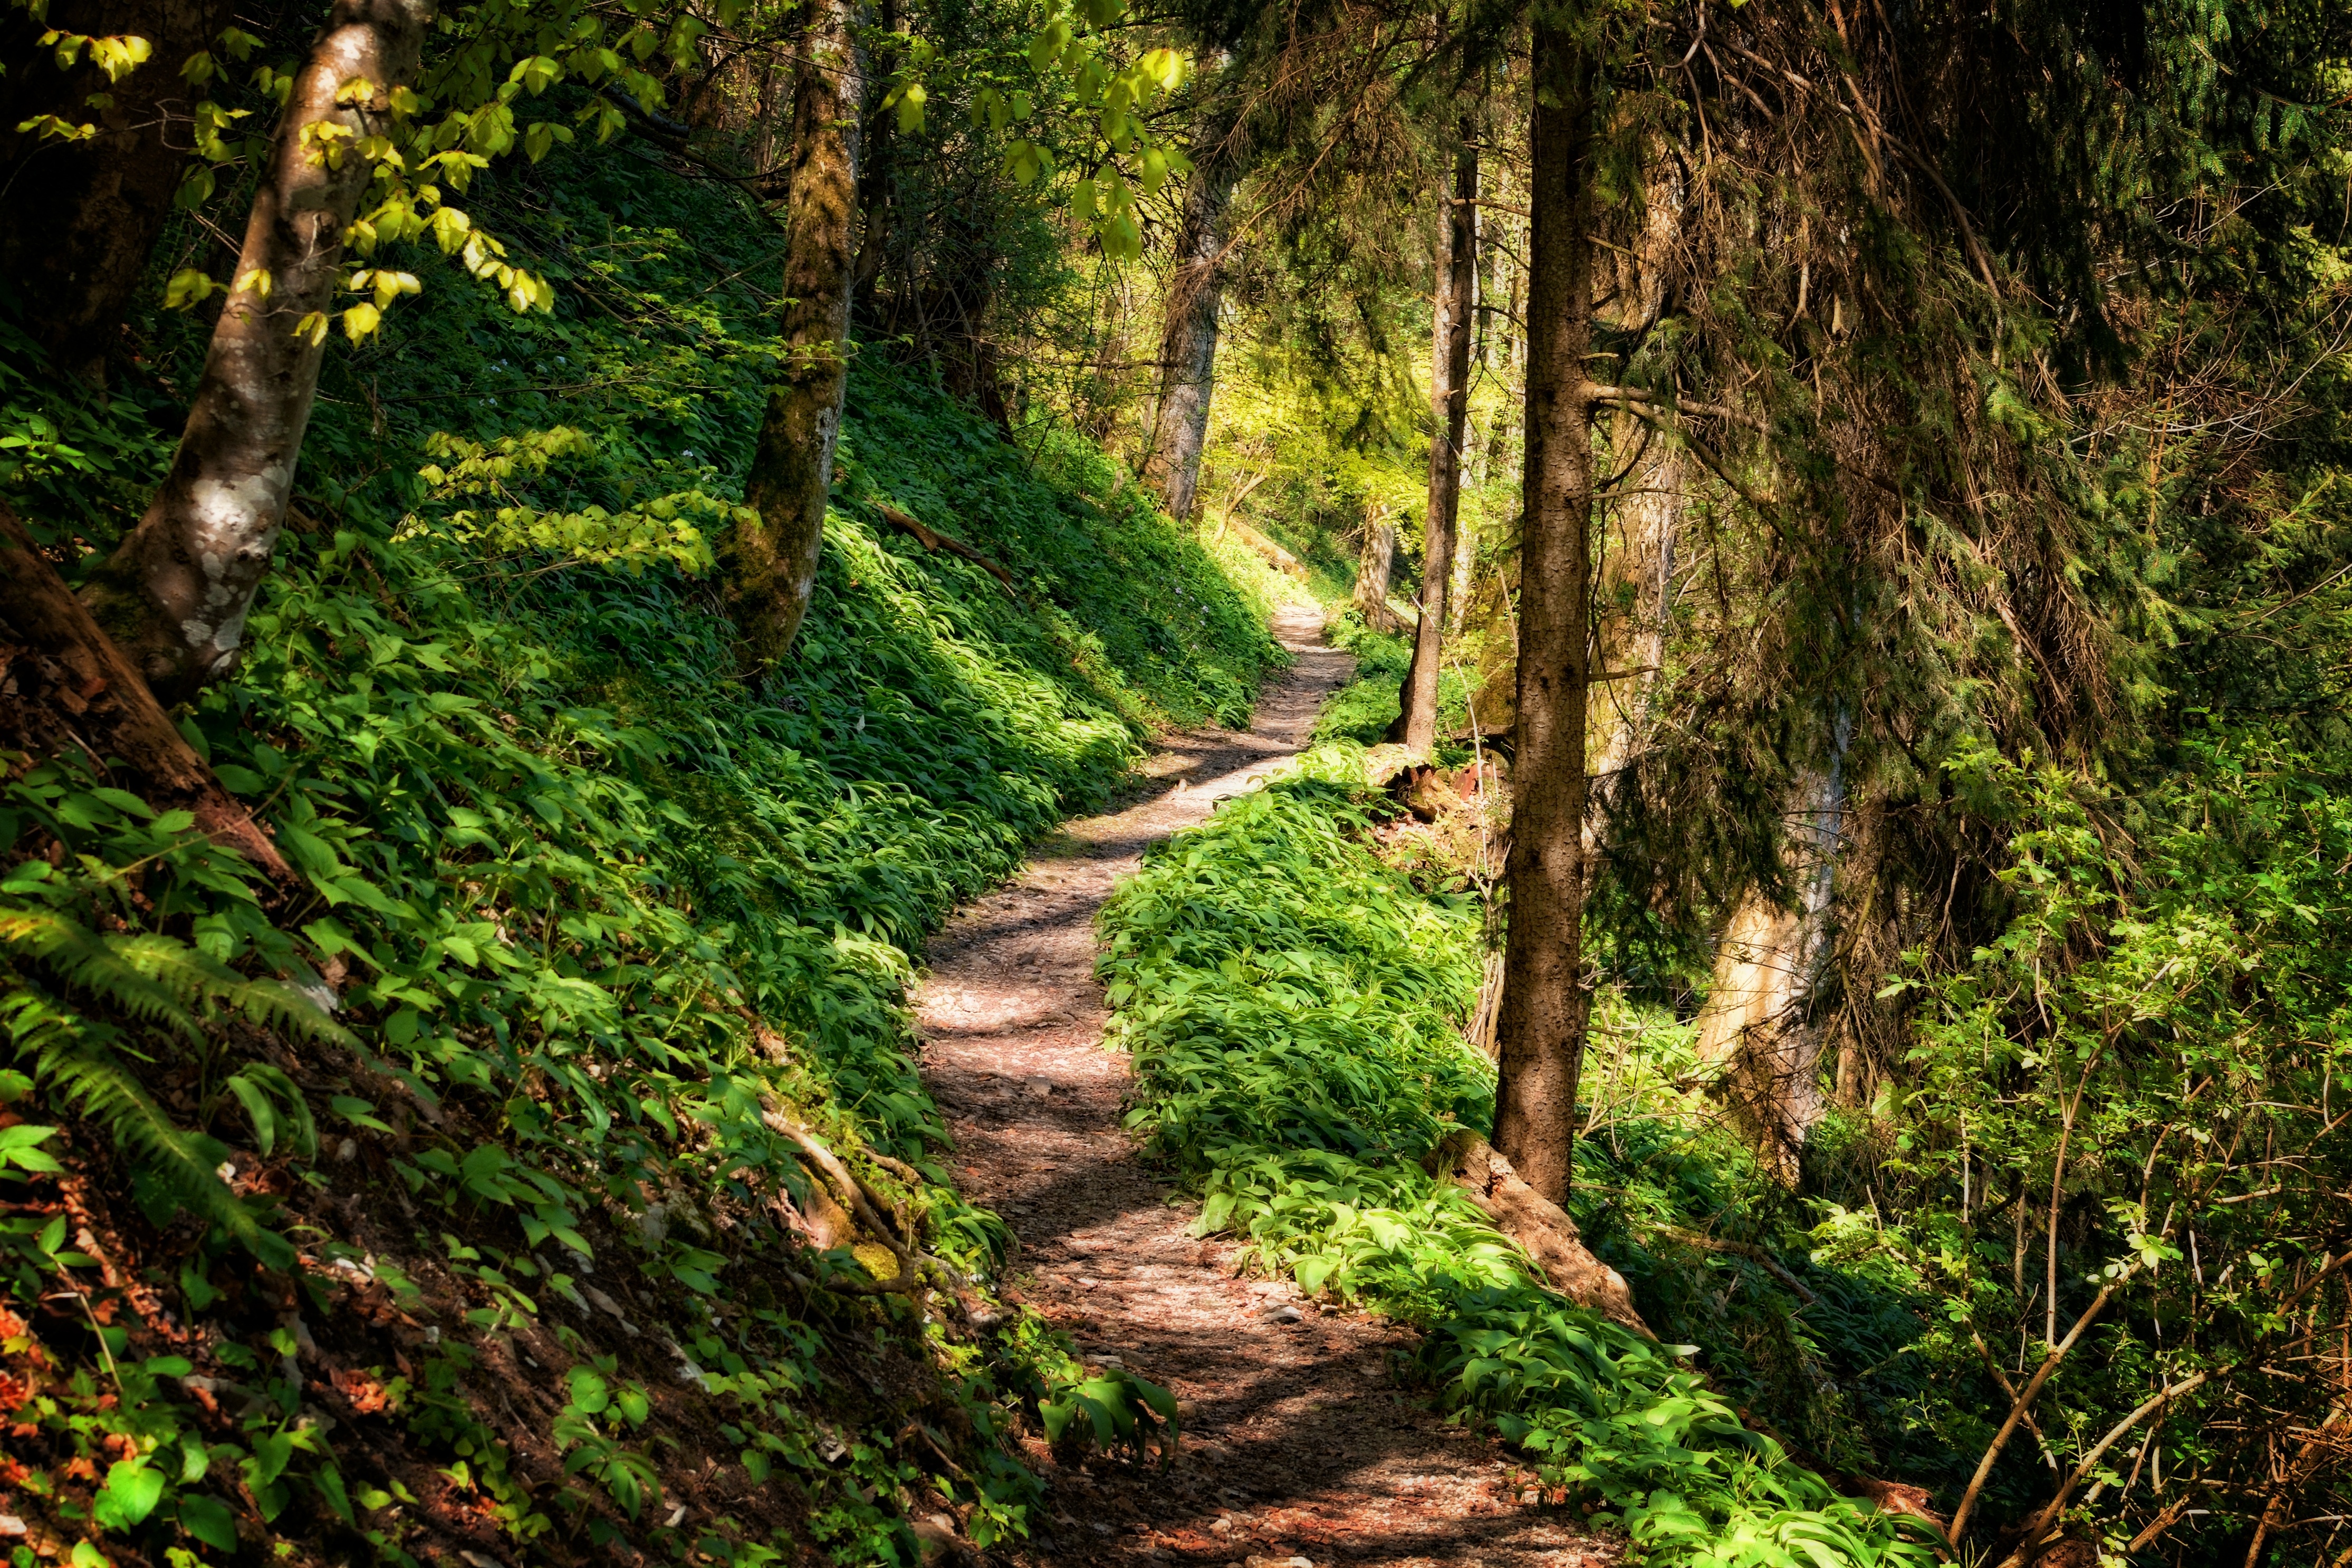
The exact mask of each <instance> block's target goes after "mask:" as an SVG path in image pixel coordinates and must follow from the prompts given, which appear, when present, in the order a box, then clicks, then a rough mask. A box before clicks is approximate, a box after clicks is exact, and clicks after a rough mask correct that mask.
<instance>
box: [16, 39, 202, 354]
mask: <svg viewBox="0 0 2352 1568" xmlns="http://www.w3.org/2000/svg"><path fill="white" fill-rule="evenodd" d="M231 10H232V7H231V6H230V5H227V4H226V0H58V4H55V5H51V6H50V8H49V13H48V24H47V25H48V26H53V27H56V28H58V29H59V30H60V31H63V32H68V33H86V34H89V35H90V36H92V37H126V36H127V37H140V38H144V39H146V40H147V42H148V44H149V45H150V46H151V47H152V49H153V53H152V55H151V56H150V57H148V60H147V62H146V64H144V65H142V66H140V67H139V68H137V69H135V70H133V71H132V72H131V74H130V75H128V76H126V77H124V78H122V79H121V81H119V82H113V83H109V82H108V81H107V79H106V73H105V72H103V71H101V70H100V69H99V68H97V67H95V66H93V65H91V64H89V63H88V62H87V61H85V62H84V63H82V64H81V65H79V66H77V67H75V68H73V69H72V70H69V71H60V70H58V68H57V67H56V64H55V62H54V61H53V60H51V59H50V58H49V57H47V51H46V50H44V49H41V48H40V47H39V46H38V43H37V39H38V38H39V37H40V35H41V33H42V32H43V31H44V27H43V26H42V24H40V23H38V22H36V21H35V20H34V19H33V18H32V16H30V15H29V14H28V13H26V12H23V11H17V10H13V9H12V10H11V12H10V14H9V16H8V17H7V19H6V21H5V23H0V58H5V60H7V61H8V62H9V68H8V71H7V74H6V75H5V76H0V278H5V279H6V280H7V287H8V288H9V289H10V291H11V292H13V293H14V294H15V295H16V308H17V311H18V317H19V319H20V320H22V321H23V323H24V326H25V329H26V332H27V333H28V334H30V335H31V337H32V338H33V339H34V340H35V341H37V342H38V343H39V344H40V345H41V347H42V348H44V349H46V350H48V354H49V357H50V359H51V361H54V362H55V363H56V364H57V366H58V368H59V369H60V370H63V371H67V372H68V374H71V375H74V376H77V377H79V378H80V379H81V380H83V381H87V382H101V381H103V380H104V379H105V369H106V361H107V360H108V358H109V357H110V355H111V354H113V353H114V352H115V351H116V350H117V348H118V347H119V345H120V344H121V338H122V322H123V318H124V316H125V315H126V314H127V313H128V312H129V310H130V308H131V295H132V293H133V292H134V291H135V290H136V289H137V288H138V287H139V278H140V275H141V273H142V271H143V270H144V269H145V267H146V265H147V256H148V253H149V252H150V251H152V249H154V247H155V238H156V235H159V234H161V233H162V232H163V222H164V220H165V219H166V218H168V217H170V216H171V214H172V195H173V191H174V190H176V189H177V187H178V185H179V183H180V172H181V169H182V167H183V166H184V164H185V163H186V162H187V149H188V134H187V125H188V120H189V113H190V110H191V107H192V103H193V99H194V98H195V97H196V96H198V95H195V94H193V93H191V92H190V91H189V89H188V85H187V83H186V81H185V80H184V78H182V77H181V75H180V66H181V64H182V62H184V60H186V59H187V57H189V56H190V55H193V54H195V53H196V52H198V51H199V50H202V49H204V48H206V47H209V46H210V45H211V43H212V42H213V40H214V39H215V37H218V36H219V34H220V30H221V29H222V28H223V27H225V26H227V25H228V23H229V19H230V15H231ZM93 93H100V94H104V95H106V96H107V97H109V98H110V99H112V100H113V101H112V102H111V103H110V104H108V105H107V106H106V107H104V108H102V109H100V108H92V107H90V105H89V97H90V95H91V94H93ZM46 114H54V115H56V116H58V118H59V119H61V120H67V121H68V122H69V123H72V124H76V125H84V124H87V125H94V126H96V127H97V128H98V134H96V135H95V136H93V137H91V138H89V140H88V141H71V142H68V141H58V140H55V139H52V140H49V141H41V140H39V138H38V136H37V132H34V131H19V130H18V129H17V127H18V126H20V125H23V124H24V123H25V122H26V121H27V120H33V119H36V118H37V117H38V116H41V115H46ZM173 121H177V122H178V125H177V129H176V131H173V130H172V129H171V128H172V125H173Z"/></svg>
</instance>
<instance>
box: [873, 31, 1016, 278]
mask: <svg viewBox="0 0 2352 1568" xmlns="http://www.w3.org/2000/svg"><path fill="white" fill-rule="evenodd" d="M879 20H880V24H881V31H882V34H883V37H884V46H883V51H882V57H881V58H880V59H878V60H876V61H875V62H874V72H873V74H874V77H875V80H873V81H872V82H869V83H867V84H866V85H867V87H868V89H870V90H869V91H868V93H867V95H866V96H867V97H868V98H869V99H871V100H872V107H871V108H870V109H869V110H867V111H866V145H865V146H864V148H863V149H862V150H861V151H862V152H863V156H862V157H860V158H859V159H858V161H857V211H858V218H859V227H860V229H861V231H862V232H861V233H860V234H859V235H858V240H857V265H856V274H855V281H854V282H853V283H852V284H851V286H850V287H851V292H852V296H853V298H854V297H855V295H856V293H857V292H860V291H862V290H865V289H867V288H870V287H873V286H874V280H875V279H876V278H877V277H881V276H882V267H883V264H884V263H885V262H887V260H888V259H889V246H890V227H891V222H890V220H891V211H892V206H893V204H892V201H891V190H892V185H893V181H892V180H891V177H890V174H891V163H892V157H891V144H890V136H891V132H892V131H894V130H895V129H896V122H897V120H898V110H895V109H892V110H886V109H884V108H883V107H882V99H883V98H884V96H885V94H884V90H883V89H885V88H886V87H887V84H888V82H889V79H890V72H891V71H892V70H893V69H895V66H894V65H893V63H892V56H893V55H894V54H895V53H896V52H897V51H898V49H901V48H903V47H906V46H905V44H904V43H903V42H901V41H897V40H898V37H900V28H901V26H902V25H901V23H900V22H899V19H898V0H882V5H881V16H880V18H879ZM982 287H986V281H985V280H984V279H983V280H982Z"/></svg>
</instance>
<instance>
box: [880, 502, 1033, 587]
mask: <svg viewBox="0 0 2352 1568" xmlns="http://www.w3.org/2000/svg"><path fill="white" fill-rule="evenodd" d="M874 509H875V510H876V511H877V512H879V513H880V514H881V515H882V520H883V521H884V522H886V523H888V524H890V525H891V526H892V527H893V528H898V529H901V530H903V531H904V532H907V533H910V534H912V535H914V536H915V539H916V542H918V543H919V544H920V545H921V546H922V547H923V548H924V549H928V550H945V551H947V553H948V554H950V555H952V556H961V557H962V558H963V559H966V560H968V561H970V562H971V563H972V565H974V566H976V567H978V568H980V570H982V571H984V572H986V573H988V575H989V576H991V577H992V578H994V579H996V580H997V581H999V582H1001V583H1003V585H1004V591H1005V592H1006V593H1008V594H1011V595H1013V597H1015V598H1018V597H1019V596H1020V592H1021V591H1020V590H1019V589H1018V588H1016V587H1014V586H1013V574H1012V573H1011V572H1009V571H1007V570H1004V568H1003V567H1002V566H1000V565H998V564H997V563H996V561H995V560H994V559H992V558H991V557H989V556H987V555H985V554H983V553H982V552H981V551H979V550H976V549H972V548H971V546H970V545H968V544H966V543H964V542H963V541H962V540H961V539H959V538H950V537H949V536H948V535H946V534H943V533H941V532H940V530H939V529H937V528H932V527H931V526H930V525H929V524H928V523H925V522H922V521H920V520H919V519H917V518H915V517H909V516H908V514H906V513H905V512H902V511H900V510H899V509H898V507H893V506H891V505H889V504H888V503H887V502H884V501H877V502H875V503H874Z"/></svg>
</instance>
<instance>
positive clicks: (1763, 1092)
mask: <svg viewBox="0 0 2352 1568" xmlns="http://www.w3.org/2000/svg"><path fill="white" fill-rule="evenodd" d="M1850 732H1851V726H1850V722H1849V721H1848V720H1846V719H1845V718H1844V717H1843V716H1841V717H1840V718H1839V720H1838V722H1837V724H1836V726H1835V733H1834V734H1833V735H1832V737H1831V739H1832V747H1831V752H1830V758H1829V767H1828V768H1827V769H1826V770H1825V771H1822V772H1816V773H1811V774H1808V775H1806V776H1804V777H1803V778H1802V779H1801V781H1800V784H1799V790H1800V796H1801V807H1800V809H1799V811H1798V819H1797V820H1798V832H1797V834H1796V836H1795V841H1794V842H1793V843H1791V844H1790V848H1789V851H1788V862H1789V870H1790V875H1791V878H1792V879H1793V880H1794V882H1795V883H1796V885H1797V906H1796V907H1795V908H1794V909H1790V908H1785V907H1783V906H1782V905H1780V904H1776V903H1774V902H1773V901H1772V900H1771V899H1769V898H1768V897H1767V896H1765V895H1764V894H1763V893H1761V892H1760V891H1758V890H1753V889H1751V890H1750V891H1749V892H1748V894H1746V895H1745V896H1743V897H1742V898H1741V899H1740V901H1739V903H1738V904H1737V905H1736V906H1735V907H1734V908H1733V910H1732V914H1731V919H1730V921H1729V923H1728V924H1727V925H1726V926H1725V927H1724V932H1723V936H1722V939H1721V940H1720V941H1719V942H1718V943H1717V946H1716V952H1715V977H1714V983H1713V984H1712V985H1711V986H1710V987H1709V988H1708V991H1707V1000H1706V1008H1705V1009H1703V1010H1702V1011H1701V1012H1700V1014H1699V1037H1698V1059H1699V1064H1700V1066H1701V1067H1703V1068H1705V1069H1707V1070H1709V1071H1713V1072H1715V1073H1717V1079H1716V1084H1717V1092H1718V1093H1720V1094H1721V1095H1722V1097H1723V1101H1724V1104H1725V1107H1726V1109H1727V1110H1728V1111H1729V1113H1730V1114H1731V1118H1732V1120H1733V1122H1734V1123H1736V1124H1738V1127H1739V1129H1740V1131H1741V1133H1742V1134H1743V1135H1745V1136H1746V1137H1747V1139H1748V1144H1749V1145H1750V1146H1751V1147H1753V1148H1754V1149H1755V1151H1756V1154H1757V1158H1758V1160H1759V1163H1760V1164H1761V1165H1762V1166H1764V1168H1765V1170H1767V1171H1768V1172H1769V1173H1770V1174H1771V1175H1772V1176H1774V1177H1775V1178H1777V1179H1778V1180H1779V1181H1780V1182H1781V1183H1782V1184H1784V1185H1794V1184H1795V1182H1796V1180H1797V1177H1798V1175H1799V1171H1800V1165H1801V1160H1802V1157H1803V1155H1804V1149H1805V1142H1806V1140H1807V1139H1808V1138H1809V1137H1811V1134H1812V1130H1813V1128H1814V1127H1815V1126H1817V1125H1818V1124H1820V1122H1821V1119H1822V1113H1823V1112H1824V1111H1825V1110H1826V1109H1827V1104H1828V1103H1827V1101H1826V1099H1825V1098H1824V1096H1823V1095H1822V1038H1823V1034H1824V1030H1823V1029H1822V1019H1821V1018H1820V1017H1819V1016H1818V1014H1817V1009H1816V1008H1815V1006H1814V1001H1815V997H1816V993H1817V991H1818V990H1819V989H1820V986H1821V981H1822V976H1823V974H1824V973H1825V971H1826V970H1827V967H1828V961H1829V956H1830V948H1831V940H1830V939H1831V934H1832V932H1831V914H1832V894H1833V893H1834V892H1835V890H1836V881H1837V863H1838V852H1839V848H1840V846H1841V845H1842V844H1843V841H1844V835H1845V808H1846V787H1845V747H1846V742H1847V737H1848V736H1849V734H1850Z"/></svg>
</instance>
